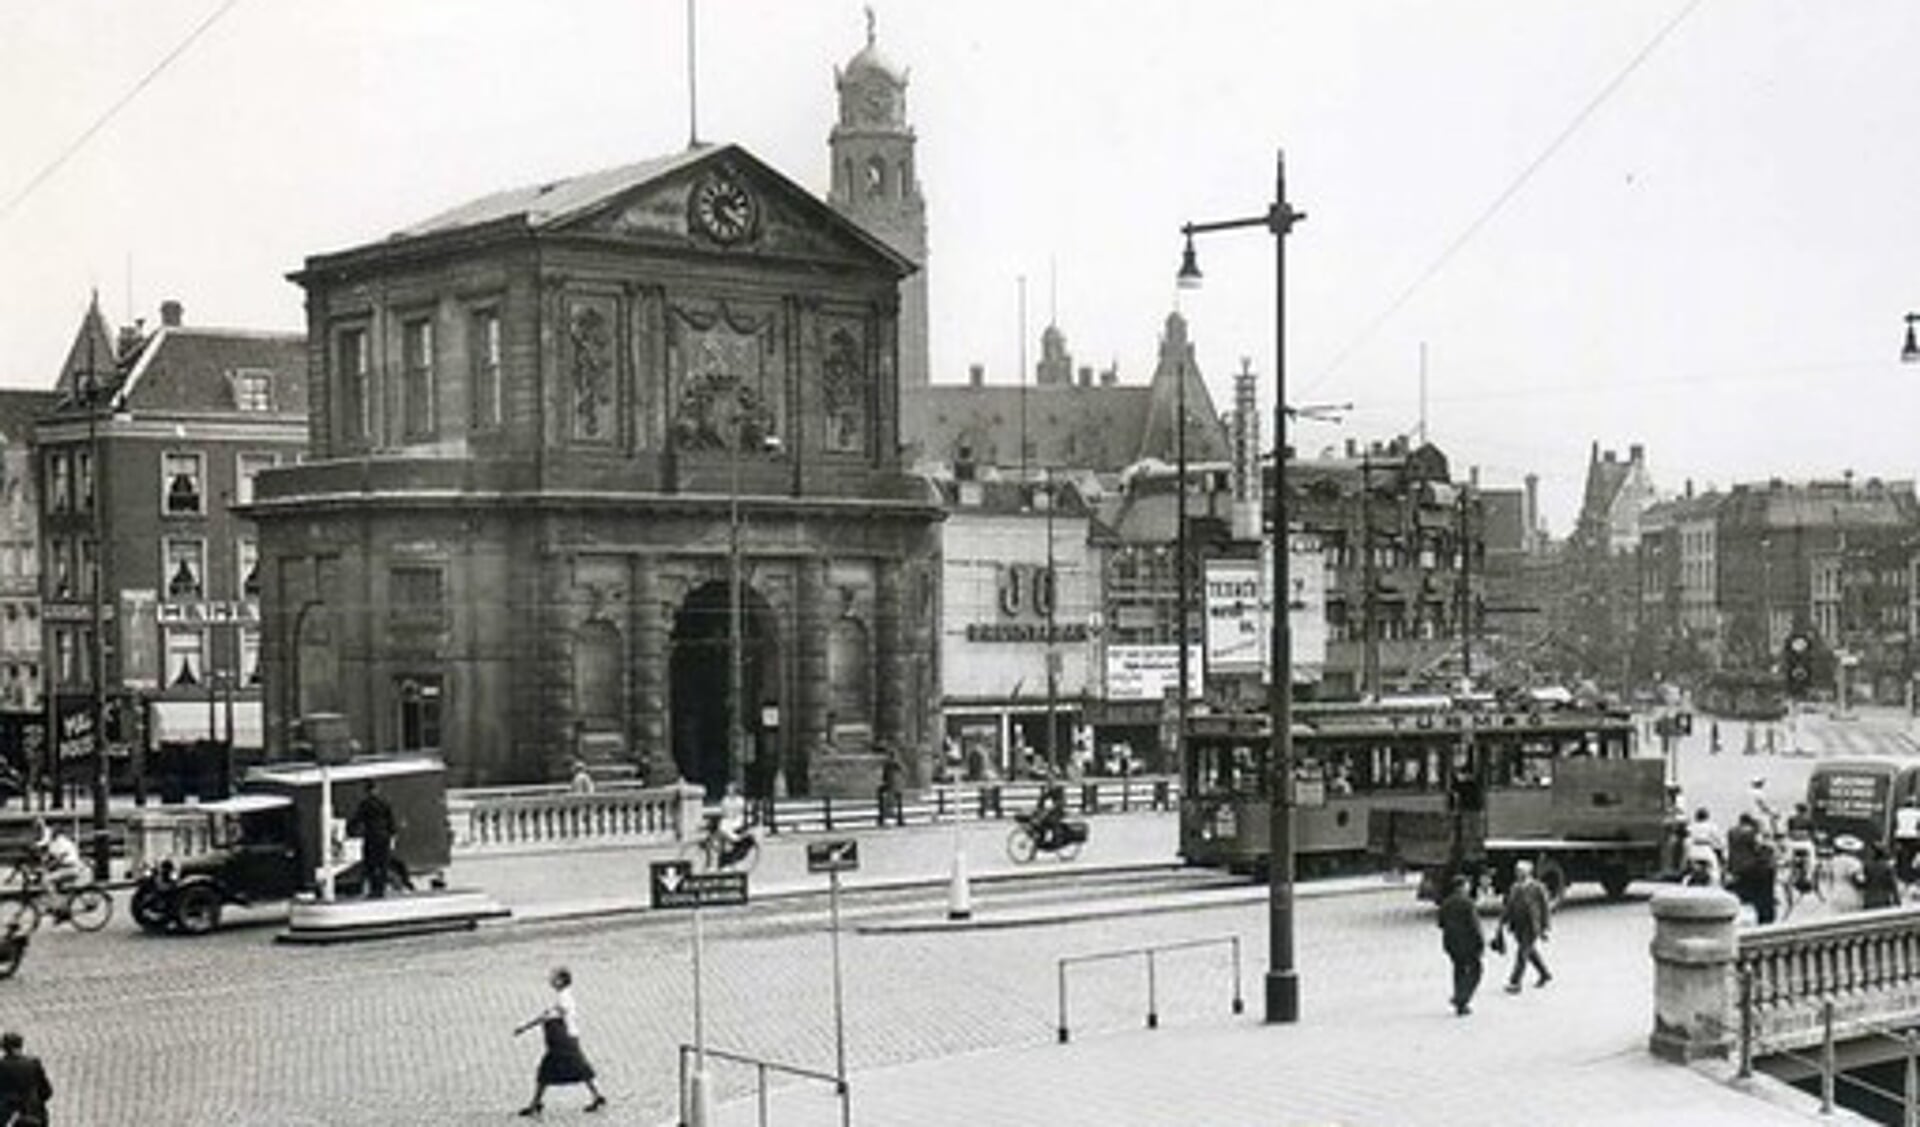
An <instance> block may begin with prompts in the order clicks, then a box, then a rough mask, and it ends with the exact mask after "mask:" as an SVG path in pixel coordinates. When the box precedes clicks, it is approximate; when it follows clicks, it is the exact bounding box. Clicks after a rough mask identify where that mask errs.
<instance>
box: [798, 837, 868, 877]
mask: <svg viewBox="0 0 1920 1127" xmlns="http://www.w3.org/2000/svg"><path fill="white" fill-rule="evenodd" d="M859 867H860V843H859V842H858V841H855V840H854V839H852V838H843V839H841V840H839V841H810V842H808V843H807V871H808V872H810V873H844V872H848V871H850V870H853V869H858V868H859Z"/></svg>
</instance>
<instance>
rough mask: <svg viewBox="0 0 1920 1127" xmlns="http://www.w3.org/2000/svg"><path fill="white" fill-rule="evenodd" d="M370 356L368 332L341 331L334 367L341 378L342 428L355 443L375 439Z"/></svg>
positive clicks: (361, 330)
mask: <svg viewBox="0 0 1920 1127" xmlns="http://www.w3.org/2000/svg"><path fill="white" fill-rule="evenodd" d="M370 359H371V358H370V357H369V356H368V355H367V330H366V329H365V328H364V327H357V328H351V329H342V330H340V332H339V333H338V334H336V335H335V337H334V338H333V367H334V371H335V372H336V373H338V374H339V383H340V427H341V430H342V431H343V432H344V434H345V437H346V438H347V439H348V440H350V441H354V442H367V441H369V440H371V439H372V438H373V389H372V388H371V387H370V386H369V384H370V383H371V382H372V376H373V371H372V367H371V365H370Z"/></svg>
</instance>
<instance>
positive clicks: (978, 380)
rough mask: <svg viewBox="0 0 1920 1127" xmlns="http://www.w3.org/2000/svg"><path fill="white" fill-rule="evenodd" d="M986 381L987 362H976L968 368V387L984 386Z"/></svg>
mask: <svg viewBox="0 0 1920 1127" xmlns="http://www.w3.org/2000/svg"><path fill="white" fill-rule="evenodd" d="M986 382H987V366H986V365H985V364H974V365H972V366H970V367H968V368H967V386H968V387H983V386H985V385H986Z"/></svg>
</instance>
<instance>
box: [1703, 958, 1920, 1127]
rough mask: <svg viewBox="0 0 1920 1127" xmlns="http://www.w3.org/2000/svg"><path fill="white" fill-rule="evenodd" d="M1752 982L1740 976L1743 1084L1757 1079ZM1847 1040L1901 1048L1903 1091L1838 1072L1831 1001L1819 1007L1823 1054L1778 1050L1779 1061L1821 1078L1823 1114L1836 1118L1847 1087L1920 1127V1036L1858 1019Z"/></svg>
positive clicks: (1906, 1126) (1908, 1124)
mask: <svg viewBox="0 0 1920 1127" xmlns="http://www.w3.org/2000/svg"><path fill="white" fill-rule="evenodd" d="M1752 1031H1753V980H1752V977H1751V976H1749V975H1746V974H1742V975H1741V976H1740V1078H1741V1079H1743V1080H1745V1079H1748V1078H1750V1077H1751V1076H1752V1075H1753V1036H1752ZM1847 1032H1848V1039H1849V1040H1859V1039H1860V1038H1862V1037H1872V1038H1879V1039H1881V1040H1884V1041H1889V1042H1892V1043H1893V1044H1895V1045H1897V1046H1899V1048H1900V1052H1901V1055H1902V1056H1903V1057H1904V1058H1905V1060H1906V1070H1905V1072H1904V1073H1903V1075H1902V1081H1901V1085H1900V1091H1898V1092H1896V1091H1894V1090H1893V1089H1891V1088H1885V1087H1882V1086H1880V1085H1879V1084H1875V1083H1874V1082H1872V1081H1871V1080H1863V1079H1861V1078H1860V1077H1857V1076H1850V1075H1848V1074H1847V1073H1845V1072H1843V1071H1842V1070H1841V1069H1840V1066H1839V1063H1838V1061H1839V1050H1838V1047H1837V1046H1838V1043H1837V1040H1836V1038H1835V1036H1834V1005H1833V1001H1832V1000H1831V999H1828V1000H1825V1001H1823V1002H1821V1003H1820V1042H1819V1045H1818V1048H1819V1050H1820V1054H1819V1056H1818V1057H1817V1058H1815V1057H1812V1056H1809V1055H1807V1054H1805V1053H1800V1052H1795V1051H1793V1050H1790V1049H1779V1050H1776V1051H1775V1055H1776V1056H1779V1057H1783V1058H1785V1059H1787V1060H1791V1061H1793V1062H1795V1063H1797V1064H1799V1065H1801V1066H1802V1067H1805V1068H1807V1069H1809V1070H1811V1071H1813V1072H1814V1073H1815V1074H1817V1075H1818V1076H1819V1077H1820V1113H1821V1114H1822V1115H1831V1114H1833V1109H1834V1106H1835V1104H1836V1103H1837V1102H1838V1096H1839V1086H1840V1085H1841V1084H1843V1083H1844V1084H1846V1085H1848V1086H1849V1087H1852V1088H1854V1089H1857V1090H1859V1091H1861V1092H1865V1093H1867V1094H1869V1095H1872V1096H1875V1097H1877V1098H1879V1099H1882V1100H1885V1101H1886V1102H1887V1103H1889V1104H1895V1105H1898V1106H1899V1108H1900V1122H1901V1124H1902V1127H1920V1034H1916V1033H1915V1032H1914V1031H1912V1030H1907V1029H1892V1028H1889V1027H1887V1026H1885V1025H1881V1024H1880V1023H1878V1022H1873V1021H1867V1020H1865V1019H1863V1018H1855V1019H1853V1020H1852V1021H1850V1022H1848V1029H1847Z"/></svg>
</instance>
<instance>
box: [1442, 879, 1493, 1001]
mask: <svg viewBox="0 0 1920 1127" xmlns="http://www.w3.org/2000/svg"><path fill="white" fill-rule="evenodd" d="M1472 889H1473V882H1472V881H1470V880H1468V879H1467V878H1466V877H1454V878H1453V881H1452V882H1451V883H1450V884H1449V885H1448V887H1447V898H1446V899H1445V900H1442V901H1441V902H1440V946H1441V947H1442V948H1443V949H1444V950H1445V951H1446V952H1447V958H1448V959H1449V960H1451V961H1452V963H1453V1012H1454V1013H1455V1014H1458V1015H1459V1016H1461V1017H1465V1016H1467V1015H1468V1014H1470V1013H1472V1012H1473V1007H1472V1005H1471V1003H1472V1002H1473V992H1474V991H1475V990H1478V989H1479V988H1480V976H1481V974H1482V973H1484V971H1485V969H1486V968H1485V966H1484V964H1483V962H1482V960H1483V959H1484V957H1485V956H1484V953H1485V951H1486V947H1487V940H1486V936H1485V935H1484V934H1483V933H1482V932H1481V930H1480V913H1479V911H1478V909H1476V908H1475V907H1474V904H1473V891H1472Z"/></svg>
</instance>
